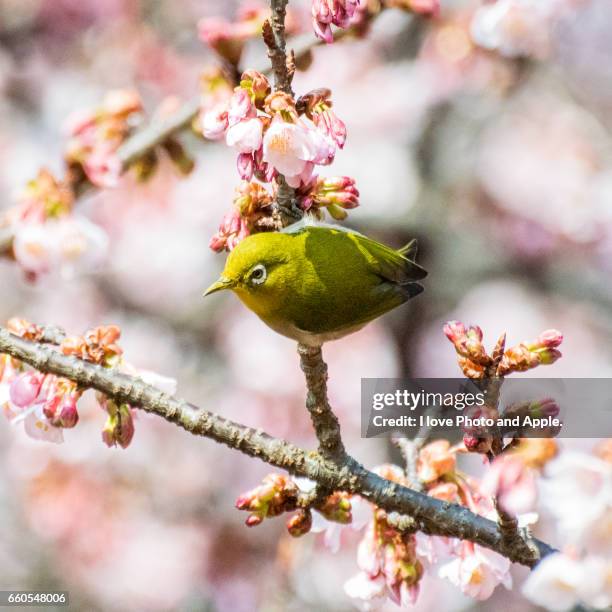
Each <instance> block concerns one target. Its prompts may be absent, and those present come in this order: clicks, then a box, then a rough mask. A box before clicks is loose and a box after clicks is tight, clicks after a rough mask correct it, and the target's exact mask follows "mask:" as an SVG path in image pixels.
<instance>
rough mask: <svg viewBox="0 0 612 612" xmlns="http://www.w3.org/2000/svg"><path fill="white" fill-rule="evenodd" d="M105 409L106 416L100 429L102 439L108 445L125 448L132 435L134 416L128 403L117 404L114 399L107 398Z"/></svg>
mask: <svg viewBox="0 0 612 612" xmlns="http://www.w3.org/2000/svg"><path fill="white" fill-rule="evenodd" d="M105 409H106V411H107V412H108V418H107V419H106V423H105V424H104V428H103V429H102V440H103V441H104V444H106V446H108V447H112V446H117V444H118V445H119V446H120V447H121V448H127V447H128V446H129V445H130V442H131V441H132V438H133V437H134V417H133V416H132V410H131V408H130V406H129V405H128V404H121V405H119V406H117V404H115V402H114V401H112V400H107V401H106V402H105Z"/></svg>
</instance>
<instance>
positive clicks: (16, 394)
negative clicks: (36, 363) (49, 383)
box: [9, 371, 44, 408]
mask: <svg viewBox="0 0 612 612" xmlns="http://www.w3.org/2000/svg"><path fill="white" fill-rule="evenodd" d="M43 379H44V375H43V374H41V373H40V372H33V371H29V372H24V373H23V374H21V375H19V376H18V377H17V378H15V380H13V382H12V384H11V386H10V390H9V394H10V400H11V402H12V403H13V404H14V405H15V406H17V407H18V408H27V407H28V406H30V405H31V404H32V403H34V401H35V400H36V398H37V397H38V394H39V393H40V388H41V385H42V383H43Z"/></svg>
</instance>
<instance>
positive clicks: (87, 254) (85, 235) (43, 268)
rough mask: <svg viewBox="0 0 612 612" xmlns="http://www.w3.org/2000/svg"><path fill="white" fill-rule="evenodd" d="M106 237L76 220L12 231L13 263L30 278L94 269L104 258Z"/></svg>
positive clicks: (90, 226) (59, 221) (64, 218)
mask: <svg viewBox="0 0 612 612" xmlns="http://www.w3.org/2000/svg"><path fill="white" fill-rule="evenodd" d="M107 248H108V237H107V236H106V234H105V233H104V232H103V231H102V229H101V228H99V227H98V226H97V225H94V224H93V223H91V222H90V221H88V220H87V219H85V218H83V217H77V216H69V217H61V218H60V219H49V220H47V221H46V222H45V223H43V224H30V223H28V224H21V225H18V226H17V227H16V233H15V239H14V242H13V250H14V253H15V259H16V260H17V261H18V262H19V264H20V265H21V266H22V267H23V268H24V270H26V272H29V273H32V274H44V273H48V272H51V271H52V270H59V271H60V272H61V273H62V274H63V275H65V276H71V275H74V273H76V272H78V271H80V270H82V269H91V268H94V267H95V266H97V265H98V264H99V263H100V262H101V261H102V260H103V258H104V256H105V255H106V251H107Z"/></svg>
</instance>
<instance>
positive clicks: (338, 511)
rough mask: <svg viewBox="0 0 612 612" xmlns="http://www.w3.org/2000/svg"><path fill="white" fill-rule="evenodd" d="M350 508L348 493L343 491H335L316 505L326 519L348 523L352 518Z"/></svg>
mask: <svg viewBox="0 0 612 612" xmlns="http://www.w3.org/2000/svg"><path fill="white" fill-rule="evenodd" d="M351 509H352V506H351V500H350V495H349V494H348V493H346V492H345V491H335V492H334V493H332V494H331V495H328V496H327V497H326V498H325V499H324V500H323V502H322V503H321V504H319V505H318V506H317V507H316V510H317V511H318V512H320V513H321V514H322V515H323V516H324V517H325V518H326V519H327V520H328V521H333V522H335V523H342V524H348V523H350V522H351V521H352V520H353V517H352V515H351Z"/></svg>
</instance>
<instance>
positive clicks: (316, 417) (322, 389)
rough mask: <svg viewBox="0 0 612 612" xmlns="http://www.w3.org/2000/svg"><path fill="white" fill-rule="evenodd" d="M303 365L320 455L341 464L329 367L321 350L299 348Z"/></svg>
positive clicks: (300, 346) (341, 445)
mask: <svg viewBox="0 0 612 612" xmlns="http://www.w3.org/2000/svg"><path fill="white" fill-rule="evenodd" d="M298 353H299V355H300V365H301V367H302V371H303V372H304V375H305V377H306V388H307V389H308V394H307V396H306V408H308V412H310V418H311V419H312V424H313V426H314V429H315V433H316V435H317V439H318V440H319V452H320V453H321V455H323V456H324V457H325V458H326V459H331V460H332V461H335V462H337V461H339V460H342V459H343V458H344V457H345V454H346V453H345V450H344V444H343V443H342V437H341V435H340V423H339V422H338V418H337V417H336V415H335V414H334V412H333V410H332V408H331V406H330V405H329V400H328V399H327V364H326V363H325V362H324V361H323V354H322V352H321V347H312V346H306V345H304V344H298Z"/></svg>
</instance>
